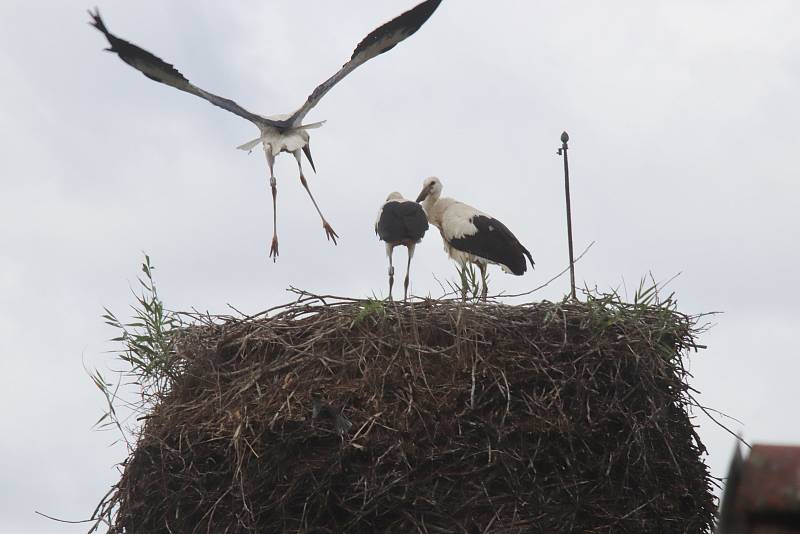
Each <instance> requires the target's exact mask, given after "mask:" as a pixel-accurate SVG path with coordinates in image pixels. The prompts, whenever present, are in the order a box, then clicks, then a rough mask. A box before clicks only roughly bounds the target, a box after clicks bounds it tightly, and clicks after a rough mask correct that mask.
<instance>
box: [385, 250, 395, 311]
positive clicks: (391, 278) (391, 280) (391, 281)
mask: <svg viewBox="0 0 800 534" xmlns="http://www.w3.org/2000/svg"><path fill="white" fill-rule="evenodd" d="M393 252H394V245H390V244H389V243H386V255H387V256H389V300H393V299H392V286H393V285H394V265H392V253H393Z"/></svg>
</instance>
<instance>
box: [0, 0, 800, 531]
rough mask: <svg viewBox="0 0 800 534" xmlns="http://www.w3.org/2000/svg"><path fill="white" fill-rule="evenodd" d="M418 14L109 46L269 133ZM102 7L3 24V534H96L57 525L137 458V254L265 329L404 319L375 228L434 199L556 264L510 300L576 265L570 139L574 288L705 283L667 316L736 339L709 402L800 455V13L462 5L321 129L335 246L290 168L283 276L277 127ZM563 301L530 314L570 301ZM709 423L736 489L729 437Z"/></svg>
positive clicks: (343, 90)
mask: <svg viewBox="0 0 800 534" xmlns="http://www.w3.org/2000/svg"><path fill="white" fill-rule="evenodd" d="M413 4H414V0H381V1H375V0H358V1H356V0H352V1H349V2H346V3H345V2H326V1H323V0H317V1H307V2H306V1H304V2H298V1H288V0H286V1H284V0H280V1H279V0H268V1H263V0H261V1H255V0H252V1H250V0H248V1H243V2H238V3H236V4H235V5H233V6H229V5H227V4H226V5H225V6H224V7H223V6H222V5H221V4H219V3H216V2H210V1H199V2H198V1H191V2H190V1H188V0H181V1H173V2H170V3H163V2H156V1H155V0H145V1H140V2H134V3H131V2H121V1H118V0H115V1H106V2H103V3H101V4H100V6H99V7H100V9H101V11H102V13H103V15H104V17H105V18H106V22H107V24H108V26H109V28H110V29H111V31H112V32H115V33H117V34H119V35H120V36H122V37H125V38H127V39H129V40H131V41H133V42H135V43H137V44H140V45H142V46H143V47H144V48H146V49H148V50H151V51H153V52H155V53H157V54H158V55H160V56H161V57H163V58H164V59H166V60H167V61H170V62H172V63H175V64H176V65H177V66H178V68H180V70H181V71H182V72H183V73H184V74H185V75H187V76H188V77H189V78H190V79H191V80H192V81H193V82H195V83H197V84H198V85H200V86H201V87H203V88H205V89H208V90H211V91H213V92H216V93H218V94H222V95H225V96H228V97H231V98H234V99H235V100H237V101H238V102H239V103H240V104H242V105H243V106H245V107H246V108H248V109H251V110H252V111H255V112H259V113H264V114H274V113H281V112H288V111H291V110H293V109H294V108H296V107H297V106H299V105H300V104H301V103H302V101H303V100H304V99H305V97H306V95H307V94H308V93H309V92H310V90H311V89H312V88H313V87H314V86H315V85H316V84H317V83H318V82H320V81H322V80H323V79H324V78H326V77H327V76H329V75H330V74H332V73H333V72H334V71H335V70H336V69H337V68H338V67H339V65H341V64H342V63H343V62H344V60H345V59H346V58H347V57H349V54H350V53H351V51H352V49H353V47H354V46H355V44H356V43H357V42H358V41H359V40H360V39H361V38H362V37H363V36H364V35H365V34H366V33H367V32H368V31H370V30H371V29H373V28H374V27H375V26H377V24H378V23H380V22H383V21H385V20H388V19H390V18H391V17H393V16H395V15H396V14H398V13H400V12H401V11H403V10H405V9H407V8H409V7H411V6H412V5H413ZM88 7H91V5H89V4H84V3H81V2H77V1H74V0H65V1H59V2H55V1H50V2H38V3H34V2H23V1H19V0H5V1H4V2H3V3H2V4H0V71H1V72H3V81H4V83H3V84H2V86H0V102H2V103H0V124H2V125H3V127H2V128H0V169H1V170H2V172H1V173H0V228H2V230H0V251H2V252H0V254H2V261H0V352H1V353H2V355H1V356H0V399H1V400H2V403H0V427H2V428H3V432H2V435H0V494H2V495H4V498H3V499H0V531H2V532H26V533H27V532H33V533H44V532H54V531H58V532H83V531H84V530H85V528H84V526H76V527H70V526H61V525H55V524H53V523H51V522H48V521H46V520H44V519H42V518H39V517H38V516H35V515H34V514H33V510H34V509H38V510H41V511H43V512H46V513H49V514H52V515H56V516H59V517H63V518H66V519H79V518H83V517H85V516H86V515H87V514H89V513H90V512H91V510H92V509H93V508H94V505H95V504H96V501H97V499H98V498H99V497H100V496H102V494H104V493H105V491H106V489H107V488H108V486H109V485H110V484H111V483H113V481H114V480H115V479H116V476H117V475H116V471H115V469H114V464H115V463H116V462H118V461H120V460H121V459H122V455H123V452H124V451H123V449H122V448H121V447H120V446H109V444H110V443H111V442H112V441H113V440H114V439H115V438H116V436H115V435H113V434H111V433H97V432H93V431H91V425H92V424H93V423H94V421H95V420H96V419H97V418H98V417H99V416H100V414H101V413H102V409H103V403H102V399H101V397H100V396H99V393H98V392H97V391H96V390H95V389H94V388H93V386H92V384H91V382H90V381H89V379H88V377H87V375H86V372H85V371H84V367H83V366H84V364H85V365H86V366H87V367H94V366H101V367H103V368H107V367H108V365H110V364H111V359H110V355H109V354H107V353H106V352H105V351H107V350H109V349H111V348H113V347H112V345H110V344H109V343H107V342H106V341H105V340H106V339H107V338H109V337H111V336H112V335H113V332H112V331H111V330H110V329H109V328H108V327H106V326H105V325H103V323H102V320H101V319H100V314H101V312H102V307H103V306H108V307H110V308H111V309H113V310H115V311H117V312H118V313H120V314H121V315H122V314H124V313H125V311H126V307H127V305H128V304H129V303H130V302H131V295H130V292H129V289H128V285H129V284H130V283H131V282H133V281H134V280H135V277H136V275H137V273H138V265H139V263H140V262H141V259H142V251H143V250H145V251H147V252H148V253H149V254H150V255H151V257H152V258H153V262H154V263H155V264H156V266H157V273H156V274H157V282H158V284H159V287H160V291H161V293H162V296H163V298H164V300H165V301H166V304H167V305H168V306H169V307H172V308H176V309H187V308H191V307H195V308H198V309H201V310H209V311H211V312H212V313H213V312H226V311H227V308H226V303H231V304H233V305H235V306H236V307H237V308H239V309H242V310H245V311H250V312H255V311H258V310H261V309H264V308H267V307H269V306H271V305H274V304H276V303H280V302H284V301H286V300H288V299H289V295H287V294H286V293H285V292H284V289H285V288H286V287H287V286H289V285H290V284H291V285H295V286H298V287H301V288H305V289H308V290H310V291H316V292H324V293H334V294H344V295H354V296H367V295H371V294H372V293H373V292H375V293H377V294H381V293H383V292H385V285H386V276H385V275H386V259H385V256H384V252H383V247H382V246H381V245H380V244H379V243H378V242H377V240H376V238H375V235H374V233H373V230H372V224H373V222H374V219H375V215H376V213H377V209H378V207H379V205H380V202H381V201H382V200H383V199H384V198H385V196H386V195H387V194H388V193H389V192H390V191H393V190H399V191H401V192H402V193H403V194H405V195H406V196H409V197H410V196H414V195H416V193H417V192H418V191H419V188H420V185H421V183H422V180H423V179H424V178H425V177H426V176H429V175H432V174H435V175H437V176H439V177H440V178H441V180H442V182H443V184H444V194H445V195H448V196H454V197H456V198H459V199H462V200H464V201H466V202H468V203H471V204H473V205H476V206H477V207H479V208H480V209H482V210H484V211H487V212H489V213H492V214H493V215H495V216H497V217H498V218H500V219H501V220H503V222H505V223H506V224H507V225H508V226H509V227H510V228H511V229H512V230H513V231H514V232H515V233H516V234H517V236H518V237H519V238H520V239H521V240H522V241H523V242H524V243H525V244H526V245H527V246H528V248H529V249H530V250H531V251H532V252H533V255H534V258H535V259H536V262H537V269H536V270H535V271H534V272H533V273H530V272H529V273H528V275H526V276H525V277H523V278H515V277H510V276H507V275H504V274H503V273H501V272H499V270H498V271H493V272H492V278H491V286H490V287H491V289H492V291H493V292H496V291H501V290H504V291H509V292H518V291H523V290H526V289H530V288H532V287H535V286H537V285H539V284H541V283H542V282H543V281H544V280H546V279H548V278H549V277H550V276H552V275H553V274H555V273H557V272H558V271H560V270H561V269H562V268H563V267H564V266H565V263H566V262H565V258H566V243H565V236H564V232H565V231H564V222H563V220H564V214H563V192H562V187H563V183H562V175H561V162H560V160H559V158H558V157H557V156H556V154H555V149H556V148H557V147H558V145H559V142H558V137H559V135H560V133H561V131H562V130H563V129H567V130H568V131H569V132H570V134H571V136H572V142H571V143H570V146H571V148H572V151H571V153H570V155H571V170H572V175H573V210H574V219H575V220H574V226H575V237H576V247H577V248H578V249H579V250H582V249H583V248H584V247H585V246H586V245H587V244H588V243H589V242H591V241H596V244H595V245H594V247H593V248H592V250H591V251H590V252H589V254H588V255H587V256H586V257H585V258H584V259H583V260H582V261H581V262H580V264H579V265H578V277H579V279H580V280H581V281H585V283H586V284H588V285H590V286H594V285H597V286H598V287H600V288H601V289H608V288H618V287H619V288H622V287H623V282H624V284H625V285H626V286H627V287H628V289H629V290H632V288H633V287H634V286H635V285H636V284H637V283H638V280H639V278H641V277H642V276H643V275H646V274H647V273H648V272H649V271H652V272H653V274H654V276H655V277H656V278H657V279H659V280H663V279H668V278H670V277H671V276H673V275H675V274H676V273H678V272H681V273H682V274H681V275H680V276H679V277H678V278H677V279H676V280H675V281H674V282H673V283H672V284H671V285H670V289H672V290H674V291H675V292H676V293H677V296H678V300H679V303H680V304H681V309H682V310H683V311H685V312H690V313H694V312H704V311H723V312H725V313H724V314H723V315H721V316H718V317H716V318H715V319H714V321H715V322H716V323H717V326H715V328H714V329H713V330H711V331H710V332H709V333H708V334H706V335H705V336H704V337H703V339H701V342H704V343H706V344H708V345H709V349H708V350H706V351H702V352H700V353H699V354H697V355H695V356H693V357H692V360H691V367H692V371H693V373H694V375H695V378H694V380H693V382H692V385H693V386H694V387H696V388H697V389H699V390H701V391H702V392H703V394H702V396H701V399H702V401H703V402H705V403H706V404H707V405H709V406H712V407H714V408H717V409H719V410H722V411H725V412H727V413H729V414H731V415H733V416H735V417H737V418H739V419H741V420H742V421H743V422H744V423H745V424H744V426H743V427H741V430H742V431H743V432H744V435H745V437H746V438H747V439H749V440H753V441H780V442H797V443H800V426H798V425H797V424H796V420H795V419H796V417H795V416H794V407H795V406H796V403H797V400H796V397H797V394H796V377H797V376H798V371H800V364H798V360H797V351H796V349H794V345H795V344H794V337H795V336H796V333H797V332H798V330H799V329H800V315H799V314H798V312H797V308H796V306H795V303H796V302H797V301H798V297H800V290H799V289H798V286H797V283H796V274H795V269H796V268H795V265H797V263H798V260H800V252H798V247H797V239H798V237H797V236H798V232H799V231H800V223H798V215H797V194H798V192H800V186H799V185H798V181H797V176H798V172H797V168H798V166H797V163H796V158H797V153H798V148H800V146H798V145H799V143H798V141H799V139H798V134H797V124H798V123H800V111H799V108H798V105H797V95H798V94H800V37H799V36H798V32H797V28H798V27H800V9H798V7H797V6H796V4H795V3H794V2H792V1H790V0H787V1H782V2H781V1H771V2H761V3H756V2H749V1H738V2H737V1H725V2H723V1H711V0H708V1H702V2H698V1H691V2H689V1H683V2H680V1H679V2H675V1H669V2H667V1H663V2H647V3H645V2H633V1H630V2H621V1H617V2H603V3H598V2H588V1H574V2H566V3H565V2H529V1H522V0H518V1H512V0H503V1H500V2H492V3H489V2H477V1H465V0H459V1H453V0H449V1H445V2H444V3H443V4H442V6H441V7H440V9H439V10H438V11H437V12H436V13H435V15H434V16H433V17H432V18H431V20H430V21H429V22H428V24H427V25H426V26H424V27H423V28H422V30H421V31H420V32H419V33H418V34H416V35H414V36H413V37H412V38H410V39H409V40H408V41H406V42H404V43H402V44H401V45H399V46H398V47H397V48H396V49H394V50H392V51H391V52H389V53H387V54H386V55H384V56H381V57H380V58H378V59H376V60H373V61H371V62H369V63H368V64H366V65H365V66H363V67H361V68H359V69H358V70H357V71H356V72H354V73H353V74H351V75H350V76H349V77H348V78H347V79H346V80H345V81H344V82H342V83H341V84H340V85H339V86H337V87H336V88H335V89H333V90H332V91H331V92H330V93H329V94H328V95H327V96H326V97H325V99H324V100H323V101H322V102H321V104H320V105H319V106H318V107H317V108H316V109H315V110H314V111H313V112H312V113H311V114H310V115H309V120H321V119H327V120H328V123H327V124H326V125H325V126H324V127H323V128H322V129H320V130H315V131H313V132H312V138H311V146H312V149H313V152H314V158H315V162H316V164H317V168H318V169H319V175H318V176H315V175H313V174H312V175H310V176H309V180H310V183H311V187H312V191H313V192H314V193H315V195H316V198H317V199H318V200H319V202H320V204H321V207H322V208H323V211H324V213H325V214H326V216H327V217H328V219H329V220H330V222H331V224H332V225H333V227H334V228H335V229H336V231H337V232H338V233H339V234H340V236H341V242H340V244H339V246H338V247H333V246H332V245H330V244H328V243H327V242H326V241H325V238H324V233H323V231H322V228H321V227H320V224H319V220H318V218H317V216H316V214H315V213H314V211H313V207H312V206H311V203H310V202H309V201H308V199H307V197H306V193H305V191H303V189H302V187H301V186H300V184H299V180H298V179H297V175H296V168H295V163H294V161H293V159H292V158H289V157H281V158H279V160H278V164H277V167H276V172H277V176H278V191H279V206H278V209H279V213H278V217H279V219H278V225H279V235H280V238H281V257H280V259H279V261H278V263H277V264H273V263H272V262H270V261H268V260H267V251H268V245H269V240H270V237H271V217H272V215H271V205H270V197H269V193H268V190H267V181H266V165H265V162H264V159H263V155H262V154H261V153H259V152H254V153H253V154H252V155H250V156H248V155H246V154H245V153H243V152H241V151H237V150H235V149H234V147H235V146H237V145H239V144H241V143H242V142H244V141H247V140H249V139H251V138H253V137H255V135H256V134H257V131H256V129H255V128H254V127H253V126H252V125H251V124H249V123H247V122H246V121H244V120H242V119H240V118H238V117H236V116H234V115H231V114H229V113H227V112H225V111H222V110H219V109H217V108H214V107H213V106H211V105H209V104H208V103H206V102H203V101H202V100H200V99H197V98H194V97H192V96H190V95H186V94H183V93H180V92H178V91H175V90H174V89H171V88H169V87H166V86H163V85H159V84H156V83H153V82H151V81H150V80H147V79H146V78H144V77H143V76H141V75H140V74H138V73H136V72H135V71H133V70H132V69H130V68H129V67H127V66H126V65H125V64H123V63H122V62H121V61H119V59H117V58H116V57H115V56H113V55H111V54H107V53H104V52H102V48H104V47H105V46H106V45H105V43H104V40H103V38H102V36H101V35H100V34H99V33H97V32H96V31H94V30H93V29H91V28H90V27H89V26H87V25H86V22H87V20H88V15H86V12H85V10H86V8H88ZM399 252H400V257H401V258H402V257H403V256H402V254H403V252H402V251H399ZM434 274H435V275H436V276H437V277H439V278H440V279H444V278H452V276H453V274H454V271H453V267H452V265H451V263H450V262H449V261H448V260H447V258H446V257H445V255H444V253H443V252H442V247H441V243H440V241H439V237H438V235H437V233H436V232H432V233H430V234H429V235H428V236H427V238H426V239H425V241H423V243H422V244H421V245H420V246H419V247H418V248H417V255H416V257H415V261H414V264H413V265H412V290H413V292H414V293H416V294H427V293H428V292H431V293H432V294H434V295H438V294H439V293H440V290H439V288H438V285H437V283H436V281H435V279H434ZM566 282H567V281H566V279H564V278H562V279H560V280H559V281H558V282H557V283H554V284H553V285H552V286H550V287H548V288H546V289H544V290H542V291H541V292H539V293H538V294H537V295H536V298H537V299H550V300H554V299H558V298H560V297H561V295H562V294H563V293H564V292H565V291H566V285H565V284H566ZM395 289H397V288H395ZM697 424H699V425H700V435H701V436H702V438H703V439H704V440H705V443H706V445H707V446H708V447H709V450H710V457H709V459H708V460H709V463H710V465H711V467H712V471H713V473H714V474H717V475H722V474H723V473H724V471H725V468H726V464H727V461H728V457H729V453H730V452H731V449H732V447H733V440H732V439H731V438H730V436H728V435H727V434H726V433H725V432H724V431H722V430H720V429H718V428H717V427H716V426H714V425H713V424H711V423H709V422H708V420H707V419H705V418H703V417H698V419H697ZM732 425H733V427H734V428H735V429H739V425H738V424H736V423H733V424H732Z"/></svg>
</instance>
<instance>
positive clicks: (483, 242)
mask: <svg viewBox="0 0 800 534" xmlns="http://www.w3.org/2000/svg"><path fill="white" fill-rule="evenodd" d="M471 222H472V224H473V225H475V228H477V229H478V231H477V232H476V233H474V234H471V235H465V236H463V237H459V238H455V239H451V240H450V244H451V245H452V246H454V247H455V248H457V249H458V250H463V251H464V252H469V253H470V254H474V255H475V256H479V257H481V258H486V259H487V260H490V261H493V262H495V263H500V264H502V265H505V266H506V267H508V269H509V270H510V271H511V272H512V273H514V274H516V275H521V274H525V271H527V265H526V264H525V256H527V257H528V259H529V260H530V262H531V266H533V258H532V257H531V253H530V252H528V249H526V248H525V247H524V246H522V243H520V242H519V240H518V239H517V238H516V237H515V236H514V234H512V233H511V230H509V229H508V228H507V227H506V225H505V224H503V223H501V222H500V221H498V220H497V219H495V218H493V217H487V216H486V215H475V216H474V217H472V220H471Z"/></svg>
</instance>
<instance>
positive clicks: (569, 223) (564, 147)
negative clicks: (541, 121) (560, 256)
mask: <svg viewBox="0 0 800 534" xmlns="http://www.w3.org/2000/svg"><path fill="white" fill-rule="evenodd" d="M567 141H569V134H567V132H562V133H561V148H559V149H558V155H559V156H564V190H565V191H566V194H567V239H568V242H569V280H570V295H571V296H572V298H573V300H577V298H578V297H577V296H576V295H575V256H574V252H573V249H572V207H571V206H570V200H569V160H568V159H567V150H568V148H569V147H567Z"/></svg>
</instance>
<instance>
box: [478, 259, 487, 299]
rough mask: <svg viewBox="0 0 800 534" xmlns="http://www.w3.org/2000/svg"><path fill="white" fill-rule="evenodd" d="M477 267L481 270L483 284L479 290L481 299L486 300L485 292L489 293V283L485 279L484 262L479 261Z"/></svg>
mask: <svg viewBox="0 0 800 534" xmlns="http://www.w3.org/2000/svg"><path fill="white" fill-rule="evenodd" d="M478 268H479V269H480V270H481V283H482V284H483V289H482V290H481V300H483V301H484V302H486V294H487V293H489V283H488V280H487V279H486V264H485V263H479V264H478Z"/></svg>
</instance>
